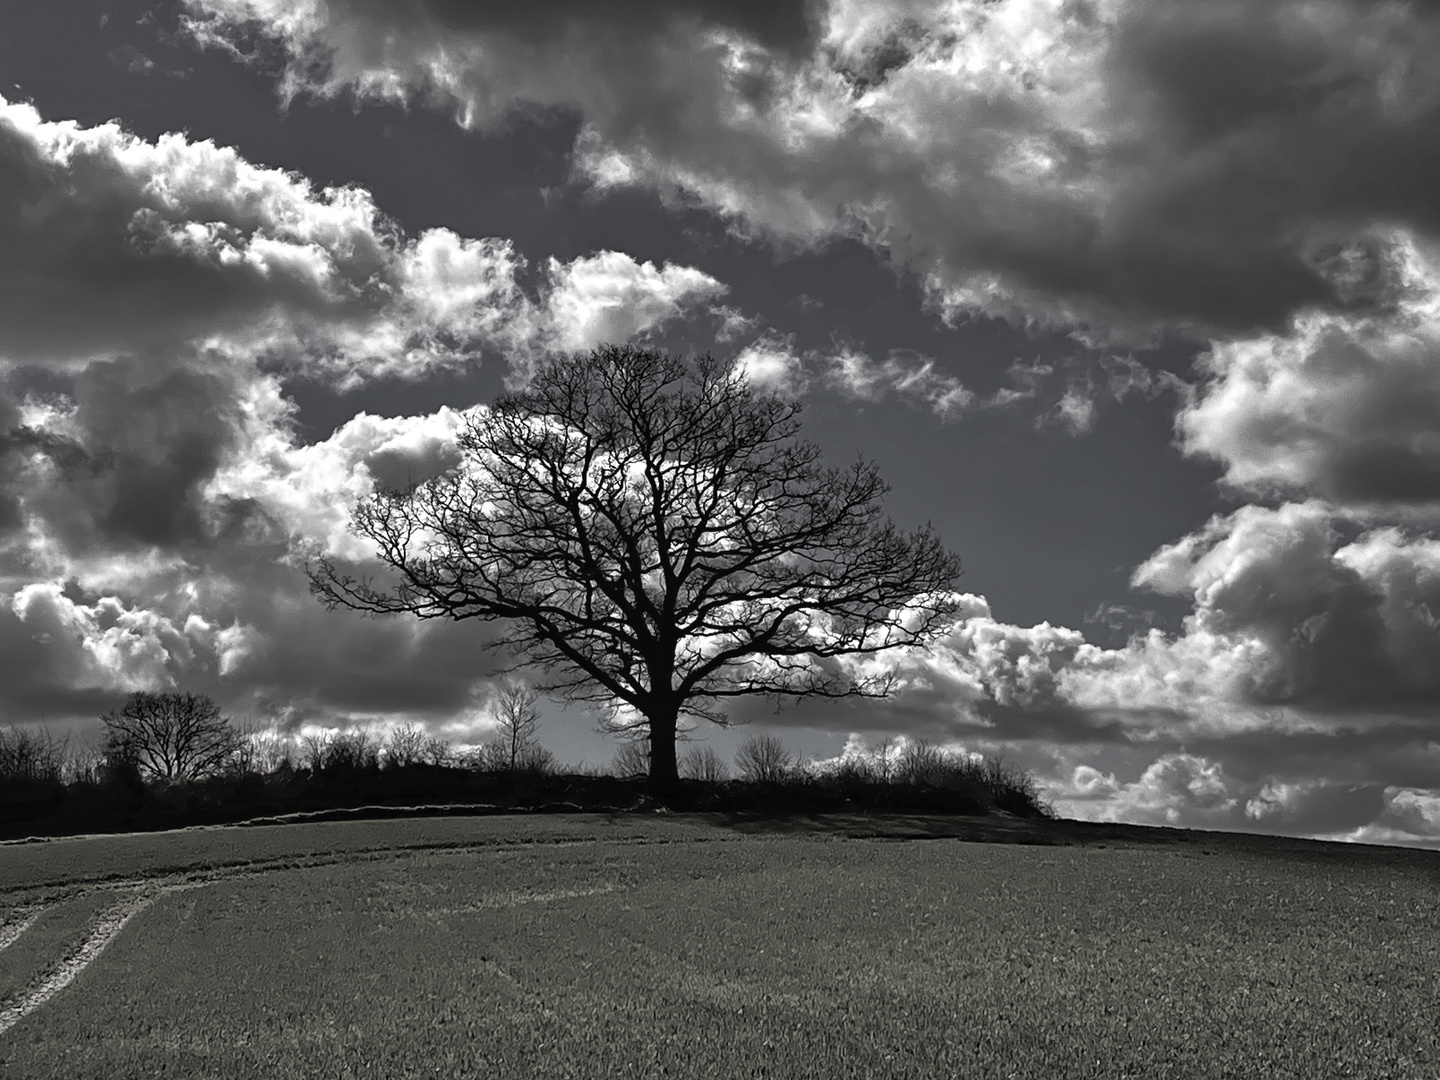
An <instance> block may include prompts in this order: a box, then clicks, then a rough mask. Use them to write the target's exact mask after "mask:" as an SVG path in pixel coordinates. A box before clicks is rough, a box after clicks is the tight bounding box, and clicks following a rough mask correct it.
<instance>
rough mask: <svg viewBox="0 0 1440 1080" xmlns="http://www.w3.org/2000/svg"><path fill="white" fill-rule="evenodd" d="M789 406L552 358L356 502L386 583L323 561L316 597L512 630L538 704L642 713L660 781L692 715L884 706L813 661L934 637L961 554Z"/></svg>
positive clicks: (638, 371)
mask: <svg viewBox="0 0 1440 1080" xmlns="http://www.w3.org/2000/svg"><path fill="white" fill-rule="evenodd" d="M799 414H800V406H799V405H798V404H796V403H794V402H790V401H785V400H783V399H781V398H779V397H776V396H773V395H768V394H763V393H759V392H757V391H756V390H754V389H753V388H752V387H751V386H750V384H749V383H748V382H747V380H746V379H745V378H744V376H743V373H741V372H740V371H739V370H737V369H736V368H735V366H734V365H733V364H726V363H721V362H719V361H716V360H714V359H712V358H710V357H708V356H706V357H700V358H699V359H697V360H694V361H686V360H684V359H682V358H679V357H674V356H670V355H666V354H664V353H660V352H655V351H651V350H646V349H636V348H629V347H605V348H602V349H597V350H595V351H594V352H592V353H591V354H589V355H575V356H569V357H561V358H556V359H554V360H552V361H551V362H549V363H548V364H546V365H545V366H543V367H542V368H540V369H539V370H538V371H537V372H536V374H535V376H534V379H533V380H532V382H531V385H530V387H529V388H528V389H526V390H524V391H521V392H518V393H511V394H504V395H502V396H501V397H499V398H498V399H497V400H496V401H495V402H494V404H493V405H491V406H490V407H489V408H488V409H484V410H477V412H476V413H475V414H474V415H473V416H472V417H471V418H470V420H469V422H468V424H467V426H466V428H465V429H464V430H463V431H462V433H461V435H460V437H459V448H460V452H461V456H462V460H461V464H460V466H459V467H457V468H455V469H454V470H452V471H450V472H448V473H446V474H444V475H442V476H439V477H437V478H435V479H432V480H428V481H426V482H424V483H421V484H418V485H415V486H413V487H411V488H408V489H406V490H402V491H383V492H380V493H378V494H376V495H375V496H374V497H373V498H370V499H367V500H365V501H363V502H361V503H360V504H359V505H358V506H356V507H355V510H354V515H353V526H354V528H355V530H356V531H357V533H358V534H359V535H361V536H363V537H367V538H368V539H370V540H372V541H373V542H374V543H375V545H376V548H377V549H378V555H379V558H380V560H381V562H382V563H384V564H386V565H387V566H388V567H389V568H390V569H391V570H393V571H394V572H395V577H394V579H393V580H392V581H391V583H390V584H389V585H388V586H387V585H386V584H384V583H380V584H377V583H376V582H375V581H374V580H372V579H370V578H368V577H364V576H357V575H356V574H354V573H352V572H349V571H347V570H345V569H343V568H342V567H340V566H339V565H337V564H336V563H334V562H333V561H330V560H326V559H321V560H319V561H318V562H316V563H315V564H313V565H312V566H311V568H310V576H311V584H312V588H313V590H314V591H315V593H316V594H317V595H318V596H319V597H320V598H321V599H322V600H323V601H325V602H326V603H327V604H329V605H330V606H332V607H335V606H344V607H350V608H356V609H359V610H362V611H368V612H377V613H398V612H404V613H408V614H411V615H417V616H419V617H421V618H450V619H479V620H483V621H491V620H502V621H503V624H504V626H505V630H504V633H503V635H502V637H501V642H502V643H503V644H507V645H509V646H510V647H511V648H512V649H513V650H514V651H515V652H516V653H517V654H518V655H519V656H520V657H521V658H522V659H523V660H524V661H525V662H528V663H531V664H534V665H536V666H538V667H539V668H540V669H541V670H542V671H544V672H545V673H546V674H547V676H548V677H549V682H548V683H547V684H546V685H543V686H541V687H540V688H541V689H543V690H546V691H558V692H560V693H563V694H565V695H566V696H568V697H569V698H571V699H579V700H590V701H600V702H604V703H606V704H608V705H610V706H611V707H613V708H615V709H617V710H620V711H621V714H622V715H627V716H631V717H634V718H635V720H636V723H637V725H639V726H643V727H644V728H645V729H646V730H647V731H648V734H649V739H650V747H651V755H650V779H651V782H652V784H653V785H654V786H656V787H657V788H668V787H671V786H673V785H674V784H675V783H676V782H677V781H678V774H677V770H676V757H675V734H676V728H677V723H678V721H679V718H680V717H681V716H682V715H684V714H689V715H692V716H699V717H703V718H706V719H710V720H715V721H717V722H722V723H723V722H724V719H725V714H724V713H723V712H722V711H721V710H720V709H719V707H718V704H719V702H720V700H721V699H724V698H728V697H733V696H736V695H742V694H768V695H774V696H777V697H778V696H789V695H793V696H796V697H803V696H813V695H821V696H828V697H840V696H847V695H861V696H880V695H883V694H885V693H886V692H888V690H889V687H890V684H889V683H888V682H887V681H886V680H885V679H884V678H883V677H879V678H876V679H871V680H865V679H859V678H856V677H853V676H851V675H850V674H848V673H847V672H846V670H845V669H844V668H843V667H842V666H841V665H837V664H833V663H825V661H827V660H833V659H835V658H838V657H844V656H851V655H858V654H867V653H875V652H878V651H881V650H884V649H889V648H895V647H899V646H905V645H913V644H917V643H920V642H924V641H926V640H928V639H929V638H931V637H932V636H933V635H934V634H935V633H936V632H937V631H938V630H939V629H940V628H941V627H942V626H943V625H944V623H945V621H946V620H947V617H948V616H950V615H951V614H953V612H954V610H955V603H954V600H953V594H952V593H951V592H950V591H949V590H950V589H951V588H952V587H953V585H954V582H955V579H956V577H957V576H958V575H959V573H960V560H959V558H958V557H957V556H956V555H954V554H952V553H951V552H949V551H947V550H946V549H945V548H944V547H943V546H942V544H941V543H940V540H939V538H938V537H937V536H936V535H935V533H934V532H933V530H932V529H931V528H930V527H929V526H928V525H927V526H925V527H924V528H921V529H919V530H917V531H915V532H910V533H906V532H902V531H901V530H899V529H897V528H896V527H895V526H894V525H893V524H892V523H891V522H890V521H889V520H888V519H886V518H885V517H884V516H883V514H882V513H881V510H880V500H881V498H882V497H883V496H884V494H885V492H886V490H887V487H886V485H885V483H884V481H882V480H881V479H880V476H879V474H878V473H877V471H876V469H875V467H874V466H873V465H871V464H869V463H867V462H864V461H858V462H856V463H855V464H854V465H852V466H850V467H848V468H843V469H836V468H826V467H824V466H823V465H822V464H821V461H820V450H819V448H818V447H816V446H815V445H814V444H813V443H810V442H806V441H803V440H801V439H800V438H799V437H798V436H799V428H800V416H799Z"/></svg>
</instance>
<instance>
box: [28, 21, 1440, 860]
mask: <svg viewBox="0 0 1440 1080" xmlns="http://www.w3.org/2000/svg"><path fill="white" fill-rule="evenodd" d="M1436 57H1440V9H1437V8H1436V7H1435V6H1434V5H1429V4H1424V3H1419V2H1412V3H1405V2H1391V3H1385V4H1376V3H1371V2H1361V0H1304V2H1301V0H1211V2H1208V3H1205V4H1196V3H1194V2H1193V0H983V2H982V0H663V2H662V0H586V2H580V0H533V2H531V3H527V4H513V3H500V2H495V0H469V2H462V0H163V2H148V3H147V2H138V0H95V2H92V0H71V2H68V3H65V4H53V3H52V4H8V5H4V6H3V7H0V665H3V679H0V722H10V723H17V724H39V725H44V726H46V727H48V728H50V729H52V730H55V731H74V732H78V733H80V734H81V735H83V734H84V733H85V732H87V731H93V730H94V729H96V727H97V724H96V717H98V716H99V714H100V713H102V712H104V711H105V710H106V709H108V708H110V707H112V706H114V705H115V704H117V703H118V702H119V701H120V700H122V699H123V697H124V695H125V694H127V693H129V692H131V691H134V690H141V689H155V690H160V689H183V690H190V691H194V692H198V693H208V694H211V695H212V696H214V697H215V698H216V699H217V700H218V701H220V702H221V703H222V705H223V706H224V707H225V708H226V709H227V710H228V711H229V712H230V714H231V715H233V716H236V717H241V718H245V719H248V720H251V721H258V722H261V723H274V724H276V725H278V726H279V727H281V728H282V729H283V730H285V731H289V732H295V733H300V732H315V731H319V730H335V729H338V728H341V727H346V726H354V725H362V726H363V725H368V726H370V727H372V728H374V729H375V730H377V731H379V730H384V728H386V727H387V726H390V725H394V724H397V723H401V722H406V721H410V722H415V723H419V724H422V725H424V726H425V727H426V728H427V729H428V730H430V731H432V732H434V733H436V734H439V735H442V736H444V737H446V738H450V739H452V740H454V741H456V742H459V743H465V742H472V741H479V740H481V739H483V738H484V737H485V736H486V734H487V732H488V730H489V728H488V726H487V725H488V724H489V719H488V711H487V710H488V702H489V700H490V697H491V695H492V693H493V690H494V688H495V686H496V684H497V672H498V671H499V670H500V668H501V667H502V666H503V665H504V663H505V662H506V661H505V658H504V657H503V656H496V655H495V654H494V652H493V651H492V650H489V649H487V648H486V647H485V645H486V641H485V637H484V632H483V631H477V630H476V629H475V628H473V627H469V626H464V625H445V624H441V623H436V622H426V623H419V622H416V621H407V620H405V619H366V618H362V617H360V616H359V615H357V614H355V613H353V612H330V611H327V610H325V609H324V608H323V607H322V606H321V605H320V604H319V603H317V602H316V601H315V599H313V598H312V597H311V596H310V595H309V592H308V588H307V580H306V577H305V574H304V557H305V553H306V552H307V551H315V550H320V551H325V552H329V553H332V554H338V555H358V554H362V553H363V552H362V549H360V548H359V547H357V545H358V544H359V543H360V542H359V540H358V539H357V538H356V537H355V536H354V535H353V534H352V533H351V532H349V530H348V529H347V522H348V508H349V507H350V506H352V505H354V503H355V502H356V500H358V499H360V498H363V497H364V496H365V495H366V494H368V493H369V492H371V491H373V490H374V489H375V487H376V485H381V486H384V485H395V484H403V483H404V482H406V480H407V479H408V478H412V477H416V476H424V475H428V474H430V473H433V472H434V471H435V470H437V469H440V468H444V467H446V466H447V465H448V464H449V463H450V462H452V461H453V460H454V451H453V440H454V435H455V432H456V431H457V430H458V429H459V427H460V426H461V425H462V424H463V422H464V416H465V414H466V410H469V409H472V408H475V407H477V406H478V407H482V408H483V406H484V403H485V402H487V401H489V400H490V399H492V398H493V397H494V395H495V394H497V393H499V392H501V391H503V390H504V389H506V388H508V387H515V386H518V385H521V384H522V383H523V381H524V379H525V377H526V373H527V372H528V371H530V370H532V369H533V365H534V364H535V363H537V362H538V361H540V360H541V359H543V357H545V356H546V355H549V354H552V353H554V352H557V351H573V350H585V349H588V348H590V347H593V346H595V345H597V344H600V343H602V342H634V343H637V344H642V345H647V346H653V347H658V348H663V349H667V350H671V351H677V352H683V353H697V352H710V353H713V354H714V355H716V356H720V357H723V358H727V359H734V360H735V361H736V362H737V363H738V364H739V365H740V366H741V367H742V368H743V370H745V371H746V373H747V375H748V377H749V378H750V379H751V380H752V381H753V382H754V383H755V385H757V386H758V387H760V388H762V389H764V390H766V391H771V392H775V393H780V394H784V395H787V396H790V397H794V398H795V399H797V400H799V401H801V402H802V404H803V406H804V433H805V434H806V436H807V437H809V438H811V439H813V440H814V441H816V442H817V443H818V444H819V445H820V446H821V447H822V448H823V449H824V451H825V454H826V457H827V460H829V461H832V462H834V463H836V464H845V463H848V462H849V461H852V460H854V459H855V457H856V455H857V454H858V455H861V456H864V457H865V458H868V459H870V460H873V461H875V462H876V463H877V464H878V465H879V467H880V469H881V472H882V474H883V475H884V476H885V478H886V479H887V480H888V481H889V482H890V484H891V491H890V494H889V496H888V498H887V501H886V507H887V510H888V512H889V513H890V514H891V516H892V517H893V518H894V519H895V520H896V521H897V522H898V523H899V524H901V525H903V526H906V527H914V526H916V525H919V524H920V523H922V522H924V521H927V520H928V521H930V522H932V523H933V524H934V526H935V528H936V529H937V530H938V532H939V533H940V535H941V537H942V538H943V539H944V540H945V542H946V544H947V545H948V546H949V547H951V548H952V549H954V550H956V551H958V552H959V553H960V555H961V556H962V557H963V559H964V560H965V568H966V569H965V573H964V575H963V577H962V578H961V579H960V581H959V588H960V589H961V590H962V591H963V592H964V593H965V597H964V600H963V603H962V605H961V610H960V614H959V615H958V616H957V618H956V621H955V622H954V624H953V626H951V627H950V628H949V629H948V630H947V631H946V632H945V633H944V634H943V635H942V636H941V637H940V638H939V639H938V640H937V641H936V642H935V643H934V645H933V646H932V647H931V648H929V649H927V650H923V651H914V652H911V653H907V654H904V655H899V656H895V657H892V658H891V659H890V660H888V661H887V662H888V663H890V664H891V665H892V666H893V667H894V668H895V670H896V672H897V674H898V676H899V682H898V690H897V692H896V694H895V695H894V696H893V697H892V698H891V699H889V700H887V701H883V702H834V701H825V702H801V703H797V704H794V705H791V706H787V707H785V708H784V709H782V710H781V711H779V712H776V711H775V708H774V706H773V704H772V703H769V702H764V701H758V702H754V703H749V704H743V705H740V706H737V707H736V710H735V712H734V719H735V720H736V721H737V724H736V725H735V726H733V727H730V728H727V729H723V730H722V729H718V728H713V727H711V728H702V729H697V730H696V731H695V732H694V733H693V736H694V738H696V739H697V740H698V739H704V740H707V741H708V745H712V746H715V747H716V748H717V749H718V750H720V752H721V753H722V755H723V754H728V753H729V752H730V751H732V750H733V749H734V747H735V746H736V745H737V744H738V741H739V740H740V739H741V738H743V737H746V736H748V735H751V734H757V733H762V734H777V735H779V736H781V737H782V738H783V739H785V740H786V741H787V742H788V743H789V744H790V745H791V746H792V747H793V748H795V749H796V750H797V751H799V752H800V753H802V754H804V755H807V756H810V757H814V758H819V759H824V758H831V757H835V756H837V755H841V754H843V753H847V752H849V753H854V752H857V748H859V747H862V746H866V745H869V746H873V745H875V744H877V743H878V742H880V741H881V740H883V739H885V738H889V737H899V736H903V737H905V738H910V739H918V738H924V739H928V740H930V741H932V742H935V743H939V744H943V745H947V746H954V747H963V748H965V749H968V750H977V751H980V752H984V753H990V754H1001V755H1004V757H1005V758H1006V759H1007V760H1009V761H1011V762H1013V763H1015V764H1018V765H1021V766H1022V767H1025V768H1028V769H1030V770H1032V771H1033V773H1034V774H1035V776H1036V777H1037V779H1039V781H1040V782H1041V784H1042V786H1043V788H1044V790H1045V792H1046V793H1047V795H1048V797H1049V798H1050V799H1051V800H1052V801H1053V803H1054V805H1055V807H1056V809H1057V810H1058V811H1059V812H1060V813H1062V814H1065V815H1067V816H1074V817H1081V818H1090V819H1100V820H1120V821H1130V822H1139V823H1147V824H1169V825H1179V826H1186V827H1197V828H1215V829H1235V830H1247V831H1258V832H1276V833H1287V834H1297V835H1314V836H1325V837H1335V838H1342V839H1351V840H1363V841H1370V842H1380V843H1398V844H1416V845H1426V846H1440V717H1437V704H1440V631H1437V625H1440V621H1437V620H1440V538H1437V527H1440V197H1437V195H1436V191H1435V187H1434V177H1435V176H1436V175H1437V174H1440V61H1437V60H1436V59H1435V58H1436ZM542 739H543V741H544V742H545V743H546V745H548V746H549V747H550V748H551V749H552V750H553V751H554V752H555V754H556V755H557V757H558V758H559V759H560V760H562V761H566V762H571V763H577V764H578V763H581V762H591V763H601V762H604V761H605V760H607V759H608V758H609V757H610V755H611V754H612V753H613V752H614V749H615V745H614V743H613V741H611V740H609V739H608V738H607V737H606V736H604V735H603V734H601V733H600V732H599V731H598V730H597V718H596V717H595V716H593V715H591V714H589V713H586V712H585V711H584V710H583V709H580V708H578V707H575V706H571V707H570V708H568V709H562V708H561V707H560V706H559V705H558V704H554V703H551V704H549V705H547V706H546V715H545V722H544V725H543V732H542ZM847 748H848V749H847Z"/></svg>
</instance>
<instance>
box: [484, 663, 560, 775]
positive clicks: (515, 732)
mask: <svg viewBox="0 0 1440 1080" xmlns="http://www.w3.org/2000/svg"><path fill="white" fill-rule="evenodd" d="M494 715H495V720H496V722H497V723H498V725H499V728H498V733H497V735H496V737H495V738H494V739H493V740H492V741H491V743H490V746H491V747H492V748H493V749H492V750H491V752H490V753H491V761H492V762H493V763H494V767H495V768H496V769H498V770H500V771H504V772H516V771H518V770H521V769H531V770H535V769H538V768H540V766H541V763H542V762H547V763H548V760H549V756H550V755H549V754H548V753H547V752H545V751H544V750H543V748H542V747H540V746H539V745H538V744H537V743H536V742H535V730H536V728H538V727H539V725H540V697H539V695H538V694H536V693H535V691H533V690H531V689H530V688H529V687H528V686H523V685H521V684H519V683H512V684H511V685H509V686H507V687H505V689H503V690H501V691H500V693H499V694H498V695H496V698H495V705H494Z"/></svg>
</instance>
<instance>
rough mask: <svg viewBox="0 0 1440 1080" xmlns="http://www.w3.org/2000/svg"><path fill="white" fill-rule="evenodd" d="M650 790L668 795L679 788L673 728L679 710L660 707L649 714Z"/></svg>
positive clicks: (678, 771) (678, 770)
mask: <svg viewBox="0 0 1440 1080" xmlns="http://www.w3.org/2000/svg"><path fill="white" fill-rule="evenodd" d="M648 719H649V721H650V790H651V791H652V792H653V793H655V794H657V795H668V794H670V793H672V792H675V791H678V790H679V788H680V769H679V766H678V764H677V763H676V760H675V728H676V722H677V720H678V719H679V710H677V709H674V708H669V709H666V708H661V709H657V710H656V711H654V712H652V713H650V714H649V717H648Z"/></svg>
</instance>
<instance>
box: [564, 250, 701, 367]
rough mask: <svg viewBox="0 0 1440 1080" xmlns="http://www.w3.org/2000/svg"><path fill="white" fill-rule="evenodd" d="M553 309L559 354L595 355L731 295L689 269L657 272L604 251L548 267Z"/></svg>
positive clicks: (621, 256) (624, 257) (677, 267)
mask: <svg viewBox="0 0 1440 1080" xmlns="http://www.w3.org/2000/svg"><path fill="white" fill-rule="evenodd" d="M547 271H548V275H549V294H548V297H547V307H548V309H549V313H550V320H551V323H552V324H553V331H552V333H553V336H554V339H555V342H556V345H557V346H558V347H559V348H562V349H567V350H580V349H590V348H594V347H595V346H597V345H600V344H602V343H604V342H610V341H630V340H632V339H634V338H637V337H639V336H640V335H642V334H644V333H645V332H647V331H649V330H652V329H654V328H656V327H658V326H661V325H663V324H664V323H666V322H669V321H670V320H671V319H674V318H676V317H677V316H679V315H680V314H681V313H682V311H683V310H684V309H685V308H686V307H688V306H690V305H693V304H696V303H702V302H705V301H712V300H718V299H719V298H720V297H722V296H723V295H724V294H725V293H726V291H727V289H726V286H725V285H723V284H722V283H720V282H719V281H716V280H715V279H714V278H713V277H711V276H710V275H709V274H706V273H703V272H701V271H699V270H696V269H694V268H693V267H689V266H671V265H669V264H668V263H667V264H666V265H665V266H664V267H661V268H658V269H657V268H656V266H655V265H654V264H653V263H648V262H647V263H637V262H636V261H635V260H634V259H632V258H631V257H630V256H629V255H625V254H622V253H620V252H617V251H602V252H600V253H599V254H596V255H593V256H590V257H588V258H579V259H574V260H572V261H571V262H568V263H561V262H559V261H558V260H556V259H551V260H550V262H549V264H548V267H547Z"/></svg>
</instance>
